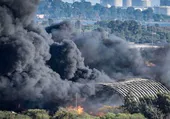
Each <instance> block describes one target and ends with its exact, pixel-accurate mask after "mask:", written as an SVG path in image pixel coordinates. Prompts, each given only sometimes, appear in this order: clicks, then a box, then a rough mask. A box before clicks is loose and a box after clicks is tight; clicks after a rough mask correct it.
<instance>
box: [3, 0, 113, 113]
mask: <svg viewBox="0 0 170 119" xmlns="http://www.w3.org/2000/svg"><path fill="white" fill-rule="evenodd" d="M38 3H39V0H1V1H0V26H1V27H0V102H1V103H0V108H1V109H7V110H17V109H16V108H17V106H18V105H20V106H19V107H22V108H44V107H45V106H47V105H50V103H55V104H56V105H57V104H58V105H60V104H62V102H64V101H69V100H71V99H72V98H73V97H74V96H75V94H76V93H78V94H79V96H82V97H86V96H89V95H92V94H94V93H95V88H94V81H97V80H100V79H101V80H103V78H104V77H105V78H107V79H108V80H110V79H109V77H107V76H106V75H105V74H104V73H101V72H99V71H97V70H96V69H94V70H91V69H89V68H88V67H85V65H84V62H83V58H82V57H81V53H80V51H79V50H78V49H77V47H76V45H75V44H74V43H73V42H71V41H63V42H62V43H54V42H53V40H52V39H51V37H50V35H48V34H47V33H46V32H45V30H43V29H42V28H41V27H39V26H37V25H36V24H34V22H33V18H34V14H35V11H36V9H37V5H38ZM50 46H51V49H52V51H54V54H53V52H51V54H52V55H54V56H52V57H51V54H50ZM50 58H51V59H50ZM55 58H56V59H57V60H55V61H57V62H55V61H54V60H53V59H55ZM47 61H48V62H47ZM51 63H52V64H53V63H54V65H55V64H56V66H54V67H50V66H48V64H51ZM52 66H53V65H52ZM55 67H56V68H55ZM51 68H54V69H53V70H52V69H51ZM57 68H59V69H60V70H58V69H57ZM75 81H77V83H76V82H75ZM59 100H60V101H59ZM61 100H62V101H61ZM47 108H48V107H47Z"/></svg>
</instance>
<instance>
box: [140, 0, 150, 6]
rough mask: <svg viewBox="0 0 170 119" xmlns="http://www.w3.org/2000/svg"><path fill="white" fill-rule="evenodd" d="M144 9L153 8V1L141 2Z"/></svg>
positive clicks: (145, 0)
mask: <svg viewBox="0 0 170 119" xmlns="http://www.w3.org/2000/svg"><path fill="white" fill-rule="evenodd" d="M140 2H141V6H142V7H151V0H141V1H140Z"/></svg>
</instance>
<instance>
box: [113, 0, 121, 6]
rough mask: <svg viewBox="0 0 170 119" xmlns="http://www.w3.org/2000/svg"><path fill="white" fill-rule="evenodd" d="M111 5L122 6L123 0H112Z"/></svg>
mask: <svg viewBox="0 0 170 119" xmlns="http://www.w3.org/2000/svg"><path fill="white" fill-rule="evenodd" d="M113 6H115V7H122V6H123V0H113Z"/></svg>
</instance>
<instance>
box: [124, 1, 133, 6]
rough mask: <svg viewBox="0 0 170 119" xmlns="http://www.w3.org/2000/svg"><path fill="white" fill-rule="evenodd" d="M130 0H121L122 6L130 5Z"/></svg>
mask: <svg viewBox="0 0 170 119" xmlns="http://www.w3.org/2000/svg"><path fill="white" fill-rule="evenodd" d="M131 6H132V0H123V7H131Z"/></svg>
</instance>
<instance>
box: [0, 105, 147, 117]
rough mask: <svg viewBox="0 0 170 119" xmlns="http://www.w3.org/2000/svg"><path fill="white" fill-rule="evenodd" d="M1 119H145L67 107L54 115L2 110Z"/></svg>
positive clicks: (35, 111)
mask: <svg viewBox="0 0 170 119" xmlns="http://www.w3.org/2000/svg"><path fill="white" fill-rule="evenodd" d="M0 119H145V117H144V116H143V115H141V114H129V113H118V114H114V113H107V114H106V115H104V116H101V117H97V116H92V115H89V114H87V113H85V112H84V113H83V114H78V113H77V112H76V111H68V110H67V109H65V108H61V109H59V111H57V112H56V113H55V114H54V115H53V116H49V114H48V112H47V111H46V110H40V109H30V110H27V111H24V112H22V113H21V114H17V113H15V112H9V111H0Z"/></svg>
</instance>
